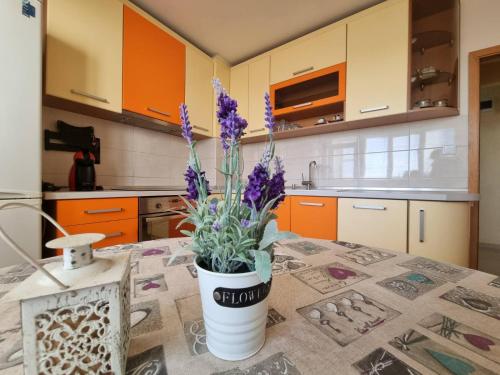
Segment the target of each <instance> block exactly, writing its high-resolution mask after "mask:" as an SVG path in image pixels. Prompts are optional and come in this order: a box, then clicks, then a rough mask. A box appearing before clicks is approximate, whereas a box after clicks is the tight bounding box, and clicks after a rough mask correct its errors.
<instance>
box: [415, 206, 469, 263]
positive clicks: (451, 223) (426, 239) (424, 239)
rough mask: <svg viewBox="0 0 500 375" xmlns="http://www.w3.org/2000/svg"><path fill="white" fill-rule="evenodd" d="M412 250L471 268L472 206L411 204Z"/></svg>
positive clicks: (417, 254) (416, 253) (431, 257)
mask: <svg viewBox="0 0 500 375" xmlns="http://www.w3.org/2000/svg"><path fill="white" fill-rule="evenodd" d="M408 217H409V230H408V250H409V253H410V254H411V255H415V256H423V257H426V258H430V259H433V260H437V261H442V262H448V263H452V264H456V265H458V266H463V267H468V266H469V233H470V226H469V221H470V206H469V203H468V202H427V201H410V207H409V215H408Z"/></svg>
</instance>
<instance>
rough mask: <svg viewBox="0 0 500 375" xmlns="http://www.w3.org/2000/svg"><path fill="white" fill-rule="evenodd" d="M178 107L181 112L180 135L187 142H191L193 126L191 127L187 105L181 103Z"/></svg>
mask: <svg viewBox="0 0 500 375" xmlns="http://www.w3.org/2000/svg"><path fill="white" fill-rule="evenodd" d="M179 108H180V112H181V122H182V136H183V137H184V138H185V139H186V141H187V142H188V143H189V144H191V143H193V128H192V127H191V122H190V121H189V114H188V109H187V105H186V104H184V103H182V104H181V105H180V107H179Z"/></svg>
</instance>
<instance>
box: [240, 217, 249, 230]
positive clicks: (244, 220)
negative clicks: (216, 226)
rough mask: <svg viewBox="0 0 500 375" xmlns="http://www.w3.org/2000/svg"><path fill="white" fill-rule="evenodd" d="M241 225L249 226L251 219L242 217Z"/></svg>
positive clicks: (243, 226)
mask: <svg viewBox="0 0 500 375" xmlns="http://www.w3.org/2000/svg"><path fill="white" fill-rule="evenodd" d="M241 227H242V228H245V229H246V228H249V227H250V220H248V219H241Z"/></svg>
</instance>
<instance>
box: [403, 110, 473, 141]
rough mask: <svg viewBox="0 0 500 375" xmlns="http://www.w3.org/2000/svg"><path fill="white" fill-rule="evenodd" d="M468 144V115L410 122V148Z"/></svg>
mask: <svg viewBox="0 0 500 375" xmlns="http://www.w3.org/2000/svg"><path fill="white" fill-rule="evenodd" d="M467 144H468V120H467V116H466V115H461V116H455V117H448V118H443V119H440V120H439V121H437V120H435V121H420V122H414V123H411V124H410V150H416V149H423V148H435V147H441V146H447V145H457V146H467Z"/></svg>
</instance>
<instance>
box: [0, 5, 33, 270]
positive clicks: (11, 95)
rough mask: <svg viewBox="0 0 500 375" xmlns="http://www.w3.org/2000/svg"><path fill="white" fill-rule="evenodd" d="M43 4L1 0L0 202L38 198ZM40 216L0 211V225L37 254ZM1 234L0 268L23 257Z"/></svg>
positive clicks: (25, 211)
mask: <svg viewBox="0 0 500 375" xmlns="http://www.w3.org/2000/svg"><path fill="white" fill-rule="evenodd" d="M42 14H43V12H42V3H41V2H40V1H38V0H29V1H28V0H0V205H2V204H4V203H7V202H23V203H27V204H30V205H34V206H36V207H40V206H41V203H42V192H41V181H42V176H41V169H42V168H41V163H42V162H41V159H42V126H41V111H42V23H41V18H42ZM41 225H42V224H41V216H40V215H39V214H38V213H36V212H34V211H32V210H29V209H27V208H13V209H5V210H1V211H0V226H2V228H3V229H4V230H5V232H6V233H7V234H8V235H9V236H10V237H11V238H12V239H14V240H15V241H16V242H17V243H18V244H19V245H20V246H21V247H22V248H23V249H24V250H26V251H27V252H29V253H30V254H31V255H32V256H34V257H35V258H37V259H39V258H41V255H42V254H41V249H42V239H41V231H42V229H41ZM22 261H23V260H22V258H21V257H19V256H18V255H16V254H14V253H13V251H12V250H10V248H8V247H7V245H6V244H5V243H4V242H3V241H2V240H1V239H0V267H4V266H8V265H12V264H15V263H20V262H22Z"/></svg>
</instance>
